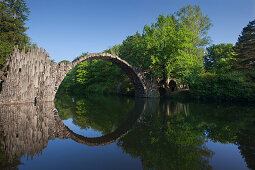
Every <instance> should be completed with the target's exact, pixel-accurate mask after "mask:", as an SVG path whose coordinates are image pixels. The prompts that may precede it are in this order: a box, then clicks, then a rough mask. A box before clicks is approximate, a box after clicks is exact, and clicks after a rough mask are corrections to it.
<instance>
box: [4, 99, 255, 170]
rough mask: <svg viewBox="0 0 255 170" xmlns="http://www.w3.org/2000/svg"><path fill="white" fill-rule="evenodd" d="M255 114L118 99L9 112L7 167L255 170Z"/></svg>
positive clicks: (251, 109)
mask: <svg viewBox="0 0 255 170" xmlns="http://www.w3.org/2000/svg"><path fill="white" fill-rule="evenodd" d="M55 108H56V109H55ZM254 109H255V107H254V106H247V105H245V106H242V105H230V104H224V105H218V104H201V103H200V104H199V103H180V102H173V101H169V100H159V99H147V100H146V99H134V98H128V97H113V96H90V97H84V96H61V97H59V98H57V99H56V101H55V104H54V103H44V104H38V105H37V106H34V105H32V104H31V105H29V104H27V105H18V106H14V105H12V106H2V107H1V108H0V112H1V113H0V114H1V115H0V148H1V152H0V169H10V168H18V169H110V170H112V169H224V170H226V169H231V170H233V169H238V170H240V169H255V110H254Z"/></svg>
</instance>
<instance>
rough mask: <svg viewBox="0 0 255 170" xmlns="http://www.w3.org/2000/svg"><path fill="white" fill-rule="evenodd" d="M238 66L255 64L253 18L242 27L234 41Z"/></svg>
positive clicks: (254, 28)
mask: <svg viewBox="0 0 255 170" xmlns="http://www.w3.org/2000/svg"><path fill="white" fill-rule="evenodd" d="M235 51H236V53H237V54H238V55H237V60H238V66H241V67H243V68H247V67H250V66H254V65H255V20H253V21H251V22H249V24H248V25H247V26H246V27H244V28H243V31H242V33H241V35H240V36H239V38H238V41H237V43H236V47H235Z"/></svg>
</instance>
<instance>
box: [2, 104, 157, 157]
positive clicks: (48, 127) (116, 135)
mask: <svg viewBox="0 0 255 170" xmlns="http://www.w3.org/2000/svg"><path fill="white" fill-rule="evenodd" d="M152 100H153V99H152ZM154 101H155V100H154ZM155 103H157V102H153V105H155ZM150 104H152V103H150V100H144V99H136V102H135V106H134V108H133V109H132V110H131V111H130V114H129V115H130V116H129V118H128V120H126V122H125V123H124V124H123V125H122V126H121V127H119V128H117V129H116V130H115V131H114V132H112V133H109V134H106V135H103V136H101V137H85V136H82V135H79V134H76V133H74V132H73V131H72V130H70V129H69V128H68V127H67V126H66V125H65V124H64V123H63V121H62V120H61V118H60V117H59V115H58V113H57V110H56V109H55V106H54V103H53V102H45V103H38V104H37V105H36V106H35V105H34V104H33V103H29V104H19V105H3V106H1V108H0V127H1V136H0V137H1V139H0V141H1V145H2V146H1V147H2V148H1V149H2V150H3V151H4V152H5V153H6V154H7V156H8V159H9V161H12V160H14V159H15V158H20V157H22V156H25V155H26V154H27V157H30V156H31V159H33V156H36V155H39V154H40V153H42V150H43V149H44V148H46V147H47V144H48V141H49V140H54V139H56V138H60V139H72V140H74V141H76V142H78V143H82V144H86V145H89V146H98V145H107V144H110V143H112V142H115V141H116V140H118V139H120V138H121V137H123V136H124V135H126V134H127V133H128V132H129V131H131V130H132V128H134V127H135V126H137V125H138V124H139V122H141V121H142V120H143V117H144V116H145V115H146V114H147V113H148V112H153V109H152V107H150V106H151V105H150ZM153 108H157V107H155V106H154V107H153Z"/></svg>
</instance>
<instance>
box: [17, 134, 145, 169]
mask: <svg viewBox="0 0 255 170" xmlns="http://www.w3.org/2000/svg"><path fill="white" fill-rule="evenodd" d="M21 162H22V163H24V165H20V166H18V168H19V169H24V170H27V169H32V170H50V169H52V170H57V169H61V170H74V169H88V170H93V169H104V170H108V169H109V170H115V169H116V170H119V169H121V170H135V169H142V164H141V161H140V159H135V158H132V157H131V156H130V155H129V154H125V153H123V151H122V149H121V148H120V147H118V146H117V145H116V143H112V144H109V145H106V146H87V145H83V144H79V143H77V142H75V141H73V140H71V139H65V140H61V139H56V140H54V141H52V140H51V141H49V143H48V146H47V147H46V148H45V149H44V150H43V152H42V154H40V155H39V157H38V156H35V157H34V158H33V160H32V161H31V159H30V158H29V160H27V157H26V156H23V157H22V158H21Z"/></svg>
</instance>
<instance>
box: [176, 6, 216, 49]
mask: <svg viewBox="0 0 255 170" xmlns="http://www.w3.org/2000/svg"><path fill="white" fill-rule="evenodd" d="M175 15H176V17H177V18H178V19H179V20H180V22H182V23H184V24H185V25H186V26H187V28H188V29H189V30H190V31H191V32H192V33H193V34H194V35H196V36H198V39H196V41H198V46H200V47H204V46H205V45H208V44H209V42H210V37H209V36H208V35H207V33H208V31H209V29H210V28H211V26H212V23H211V21H210V19H209V18H208V16H206V15H204V14H203V13H202V11H201V8H200V7H199V6H198V5H195V6H192V5H187V6H184V7H182V8H181V9H180V10H179V11H177V12H176V13H175ZM200 54H201V53H200Z"/></svg>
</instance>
